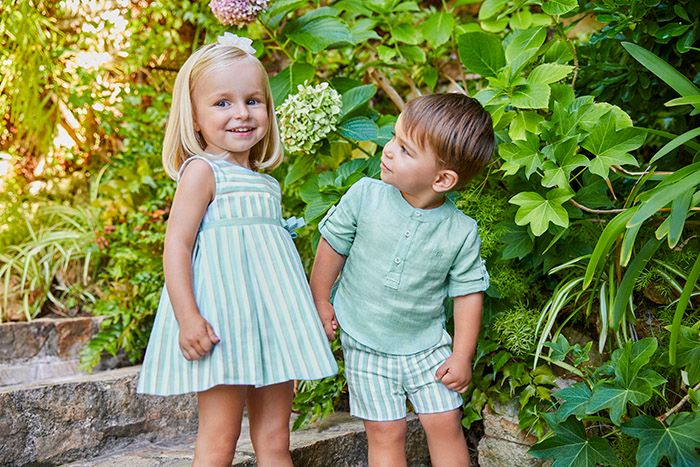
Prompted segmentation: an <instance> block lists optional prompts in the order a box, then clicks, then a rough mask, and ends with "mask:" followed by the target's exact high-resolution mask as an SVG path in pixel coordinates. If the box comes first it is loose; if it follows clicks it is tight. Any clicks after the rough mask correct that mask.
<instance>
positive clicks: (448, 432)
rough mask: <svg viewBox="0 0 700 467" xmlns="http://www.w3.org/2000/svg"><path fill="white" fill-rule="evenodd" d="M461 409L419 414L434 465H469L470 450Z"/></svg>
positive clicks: (450, 466)
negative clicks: (462, 422) (463, 426)
mask: <svg viewBox="0 0 700 467" xmlns="http://www.w3.org/2000/svg"><path fill="white" fill-rule="evenodd" d="M461 416H462V411H461V410H450V411H449V412H439V413H425V414H419V415H418V418H419V419H420V422H421V424H422V425H423V429H424V430H425V436H426V438H427V439H428V449H429V450H430V462H431V463H432V465H433V467H469V450H468V449H467V442H466V440H465V439H464V433H463V432H462V424H461V422H460V419H461Z"/></svg>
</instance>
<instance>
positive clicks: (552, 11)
mask: <svg viewBox="0 0 700 467" xmlns="http://www.w3.org/2000/svg"><path fill="white" fill-rule="evenodd" d="M576 8H578V2H577V1H576V0H549V1H547V2H544V3H542V11H544V12H545V13H547V14H548V15H552V16H560V15H563V14H564V13H568V12H570V11H573V10H575V9H576Z"/></svg>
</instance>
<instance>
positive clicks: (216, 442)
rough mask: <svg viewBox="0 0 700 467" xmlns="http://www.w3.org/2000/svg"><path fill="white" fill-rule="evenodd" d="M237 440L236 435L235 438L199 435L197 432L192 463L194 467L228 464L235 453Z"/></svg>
mask: <svg viewBox="0 0 700 467" xmlns="http://www.w3.org/2000/svg"><path fill="white" fill-rule="evenodd" d="M237 442H238V435H236V437H235V439H231V438H230V437H224V436H200V435H199V434H198V435H197V441H196V443H195V449H194V460H193V462H192V465H193V466H195V467H198V466H230V465H231V462H232V461H233V458H234V456H235V455H236V444H237Z"/></svg>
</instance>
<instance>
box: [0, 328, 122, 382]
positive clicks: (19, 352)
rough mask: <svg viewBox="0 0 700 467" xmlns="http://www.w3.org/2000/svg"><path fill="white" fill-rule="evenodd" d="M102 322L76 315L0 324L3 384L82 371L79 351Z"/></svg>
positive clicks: (69, 374)
mask: <svg viewBox="0 0 700 467" xmlns="http://www.w3.org/2000/svg"><path fill="white" fill-rule="evenodd" d="M99 322H100V318H94V317H77V318H60V319H53V318H40V319H36V320H34V321H30V322H21V323H2V324H0V387H2V386H10V385H16V384H23V383H30V382H36V381H41V380H48V379H52V378H59V377H66V376H74V375H77V374H80V373H81V372H80V370H79V368H78V363H79V360H78V353H79V352H80V349H81V348H82V347H83V346H84V345H85V344H86V343H87V342H88V341H89V340H90V339H91V338H92V336H93V335H95V333H96V332H97V330H98V327H99ZM115 364H116V363H115ZM106 366H107V367H109V366H110V364H109V363H108V364H107V365H106ZM111 367H112V368H113V367H114V365H111Z"/></svg>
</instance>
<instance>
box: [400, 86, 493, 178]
mask: <svg viewBox="0 0 700 467" xmlns="http://www.w3.org/2000/svg"><path fill="white" fill-rule="evenodd" d="M401 126H402V128H403V130H404V132H405V133H406V136H408V137H409V138H411V139H412V140H413V141H415V142H416V143H417V144H419V145H420V147H421V149H423V150H432V151H433V152H434V153H435V156H436V157H437V159H438V163H439V164H440V165H442V166H443V167H444V168H446V169H450V170H454V171H455V172H456V173H457V175H458V176H459V180H458V182H457V187H458V188H459V187H461V186H462V185H464V183H466V182H467V181H468V180H469V179H470V178H472V177H473V176H474V175H476V174H477V173H479V172H480V171H481V170H482V169H483V168H484V167H485V166H486V164H488V163H489V161H490V160H491V155H492V154H493V152H494V150H495V147H496V140H495V137H494V133H493V123H492V122H491V116H490V115H489V113H488V112H487V111H486V110H484V108H483V107H482V106H481V104H479V102H478V101H477V100H476V99H472V98H471V97H468V96H465V95H463V94H454V93H449V94H430V95H427V96H421V97H418V98H416V99H413V100H412V101H410V102H409V103H408V104H406V107H405V108H404V110H403V112H402V113H401Z"/></svg>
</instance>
